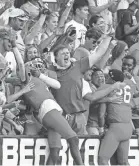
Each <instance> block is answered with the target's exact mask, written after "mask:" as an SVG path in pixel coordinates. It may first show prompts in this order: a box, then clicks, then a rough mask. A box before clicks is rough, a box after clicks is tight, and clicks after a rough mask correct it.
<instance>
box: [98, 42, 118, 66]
mask: <svg viewBox="0 0 139 166" xmlns="http://www.w3.org/2000/svg"><path fill="white" fill-rule="evenodd" d="M116 44H117V42H116V41H115V40H113V41H111V43H110V45H109V46H108V49H107V51H106V53H105V54H104V56H103V57H102V58H101V59H100V61H99V62H98V63H97V64H96V65H95V66H96V67H98V68H100V69H104V67H105V66H106V63H107V61H108V59H109V57H110V54H111V52H112V50H113V48H114V47H115V46H116Z"/></svg>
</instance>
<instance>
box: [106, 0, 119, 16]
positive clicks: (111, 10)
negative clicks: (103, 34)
mask: <svg viewBox="0 0 139 166" xmlns="http://www.w3.org/2000/svg"><path fill="white" fill-rule="evenodd" d="M120 2H121V0H116V1H115V3H113V5H111V6H110V7H109V8H108V10H109V11H110V12H112V13H115V12H116V11H117V8H118V5H119V3H120Z"/></svg>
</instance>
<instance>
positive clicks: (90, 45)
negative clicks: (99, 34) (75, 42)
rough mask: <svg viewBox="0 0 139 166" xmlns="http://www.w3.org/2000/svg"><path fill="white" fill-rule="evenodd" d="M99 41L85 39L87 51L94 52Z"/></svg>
mask: <svg viewBox="0 0 139 166" xmlns="http://www.w3.org/2000/svg"><path fill="white" fill-rule="evenodd" d="M100 42H101V41H100V40H96V39H94V38H86V41H85V45H86V48H87V49H88V50H92V51H93V50H94V49H95V48H96V47H97V46H98V45H99V44H100Z"/></svg>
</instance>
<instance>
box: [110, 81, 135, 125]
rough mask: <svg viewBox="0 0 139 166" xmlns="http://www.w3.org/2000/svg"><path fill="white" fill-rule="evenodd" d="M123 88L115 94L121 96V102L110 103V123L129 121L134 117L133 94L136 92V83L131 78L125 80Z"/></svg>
mask: <svg viewBox="0 0 139 166" xmlns="http://www.w3.org/2000/svg"><path fill="white" fill-rule="evenodd" d="M124 82H125V83H126V85H125V87H124V88H123V89H120V90H119V91H116V92H115V94H114V95H117V96H121V97H122V99H123V102H122V103H121V104H115V103H110V104H108V107H107V111H108V122H109V123H129V122H130V121H131V118H132V110H131V102H132V100H133V94H134V93H135V92H136V85H135V84H134V83H133V82H132V81H131V80H125V81H124Z"/></svg>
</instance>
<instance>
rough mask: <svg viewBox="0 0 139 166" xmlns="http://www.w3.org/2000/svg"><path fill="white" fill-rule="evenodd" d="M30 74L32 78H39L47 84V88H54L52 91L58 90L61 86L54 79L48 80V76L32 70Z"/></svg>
mask: <svg viewBox="0 0 139 166" xmlns="http://www.w3.org/2000/svg"><path fill="white" fill-rule="evenodd" d="M31 74H32V75H33V76H34V77H38V78H40V79H41V80H42V81H43V82H45V83H46V84H47V86H49V87H51V88H54V89H60V87H61V85H60V82H59V81H57V80H56V79H53V78H50V77H49V76H46V75H44V74H42V73H41V72H40V71H39V70H36V69H32V70H31Z"/></svg>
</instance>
